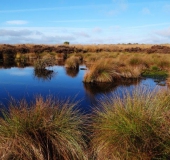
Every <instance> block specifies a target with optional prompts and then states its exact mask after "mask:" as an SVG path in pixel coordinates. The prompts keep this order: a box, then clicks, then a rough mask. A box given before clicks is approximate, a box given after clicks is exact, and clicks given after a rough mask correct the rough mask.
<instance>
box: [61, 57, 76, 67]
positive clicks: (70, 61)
mask: <svg viewBox="0 0 170 160" xmlns="http://www.w3.org/2000/svg"><path fill="white" fill-rule="evenodd" d="M64 66H65V67H66V68H70V69H78V68H79V58H78V57H75V56H71V57H69V58H68V59H67V60H66V61H65V65H64Z"/></svg>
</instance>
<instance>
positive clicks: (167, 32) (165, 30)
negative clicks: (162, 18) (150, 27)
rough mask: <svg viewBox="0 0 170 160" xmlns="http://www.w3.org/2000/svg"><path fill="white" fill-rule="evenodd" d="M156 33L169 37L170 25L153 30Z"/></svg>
mask: <svg viewBox="0 0 170 160" xmlns="http://www.w3.org/2000/svg"><path fill="white" fill-rule="evenodd" d="M155 33H156V34H157V35H159V36H162V37H169V38H170V27H169V28H165V29H163V30H159V31H156V32H155Z"/></svg>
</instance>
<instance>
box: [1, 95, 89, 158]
mask: <svg viewBox="0 0 170 160" xmlns="http://www.w3.org/2000/svg"><path fill="white" fill-rule="evenodd" d="M75 106H76V104H74V103H70V102H69V101H65V102H59V101H52V99H51V98H50V97H49V98H47V99H46V100H43V99H42V97H38V98H36V101H35V103H34V104H32V105H31V106H28V104H27V103H26V102H25V101H22V102H19V103H13V104H11V105H10V107H9V112H7V111H4V112H3V118H1V119H0V157H1V158H0V159H3V160H11V159H14V160H18V159H20V160H56V159H60V160H71V159H75V160H80V159H81V160H84V159H87V158H86V154H85V152H84V148H85V142H84V140H83V138H82V136H83V118H82V115H81V114H80V112H79V111H78V110H76V109H75V108H74V107H75Z"/></svg>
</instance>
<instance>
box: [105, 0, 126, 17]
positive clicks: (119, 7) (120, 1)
mask: <svg viewBox="0 0 170 160" xmlns="http://www.w3.org/2000/svg"><path fill="white" fill-rule="evenodd" d="M112 2H113V4H112V5H113V9H112V10H110V11H108V12H107V14H108V15H111V16H114V15H117V14H119V13H121V12H124V11H125V10H127V8H128V2H127V0H112Z"/></svg>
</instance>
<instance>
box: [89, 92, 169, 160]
mask: <svg viewBox="0 0 170 160" xmlns="http://www.w3.org/2000/svg"><path fill="white" fill-rule="evenodd" d="M169 115H170V93H169V92H163V91H162V92H159V93H150V92H147V91H144V90H140V91H139V90H137V91H134V92H133V93H132V94H130V93H128V94H126V95H124V96H123V97H122V98H120V97H117V98H111V99H106V101H103V100H102V101H100V106H98V107H96V109H95V110H94V114H93V115H92V117H91V119H92V121H93V122H92V125H91V126H92V128H93V129H92V132H93V135H92V141H91V143H92V151H93V157H95V158H96V159H98V160H102V159H126V160H131V159H145V160H147V159H148V160H150V159H169V158H170V134H169V128H170V127H169V126H170V118H169Z"/></svg>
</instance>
